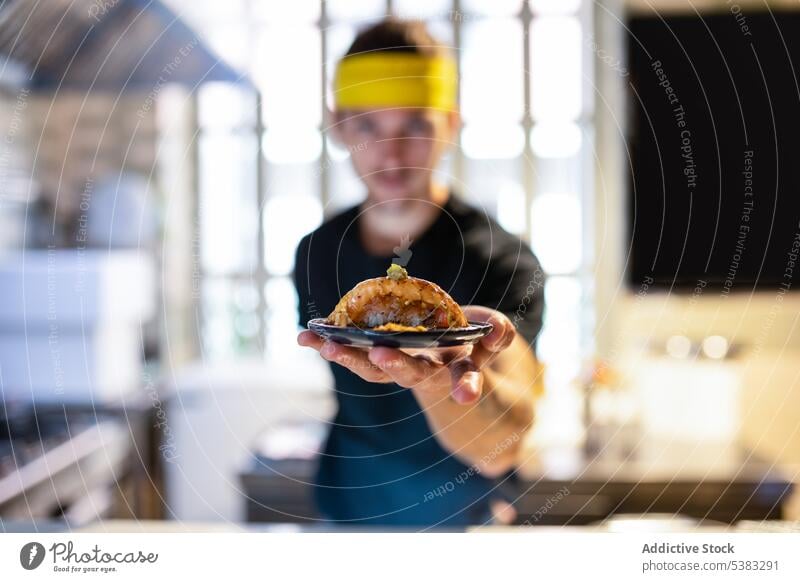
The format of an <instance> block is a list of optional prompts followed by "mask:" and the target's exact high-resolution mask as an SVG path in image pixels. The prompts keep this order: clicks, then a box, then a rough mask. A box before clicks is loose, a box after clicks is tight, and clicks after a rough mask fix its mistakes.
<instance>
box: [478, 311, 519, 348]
mask: <svg viewBox="0 0 800 582" xmlns="http://www.w3.org/2000/svg"><path fill="white" fill-rule="evenodd" d="M486 321H487V323H491V324H492V331H491V333H489V334H488V335H487V336H485V337H484V338H482V339H481V341H480V346H481V347H482V348H484V349H486V350H487V351H489V352H502V351H503V350H504V349H506V348H507V347H508V346H510V345H511V342H512V341H514V335H516V331H517V330H516V328H515V327H514V324H513V323H511V320H510V319H509V318H508V317H506V316H505V315H503V314H502V313H500V312H499V311H494V312H492V314H491V315H490V316H489V318H488V319H487V320H486Z"/></svg>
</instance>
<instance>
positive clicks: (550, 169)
mask: <svg viewBox="0 0 800 582" xmlns="http://www.w3.org/2000/svg"><path fill="white" fill-rule="evenodd" d="M535 168H536V190H537V192H571V193H575V194H577V193H578V192H583V190H584V182H585V181H586V177H585V176H586V174H585V171H584V167H583V157H582V152H580V153H578V154H577V155H574V156H572V157H569V158H540V157H538V156H537V157H536V162H535Z"/></svg>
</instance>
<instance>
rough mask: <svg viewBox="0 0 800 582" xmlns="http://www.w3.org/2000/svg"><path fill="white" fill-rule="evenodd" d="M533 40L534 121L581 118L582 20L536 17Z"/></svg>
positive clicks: (532, 86) (532, 95) (531, 48)
mask: <svg viewBox="0 0 800 582" xmlns="http://www.w3.org/2000/svg"><path fill="white" fill-rule="evenodd" d="M530 38H531V47H530V51H531V77H530V78H531V101H532V103H531V113H532V114H533V117H534V119H536V120H537V121H571V120H574V119H578V118H579V117H580V115H581V107H582V95H583V92H582V83H581V74H582V72H581V50H582V45H581V24H580V21H579V20H578V19H577V18H570V17H564V16H543V17H540V18H535V19H534V20H533V22H532V24H531V36H530ZM554 55H557V58H554Z"/></svg>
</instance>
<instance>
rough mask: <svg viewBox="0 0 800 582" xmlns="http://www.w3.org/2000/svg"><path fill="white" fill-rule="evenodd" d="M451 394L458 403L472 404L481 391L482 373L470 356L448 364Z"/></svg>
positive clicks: (478, 397)
mask: <svg viewBox="0 0 800 582" xmlns="http://www.w3.org/2000/svg"><path fill="white" fill-rule="evenodd" d="M449 368H450V377H451V383H452V390H451V395H452V396H453V400H455V401H456V402H458V403H459V404H474V403H475V402H477V401H478V400H479V399H480V397H481V393H482V392H483V374H481V372H480V371H479V370H478V366H477V365H475V362H473V361H472V358H464V359H463V360H457V361H455V362H453V363H452V364H450V366H449Z"/></svg>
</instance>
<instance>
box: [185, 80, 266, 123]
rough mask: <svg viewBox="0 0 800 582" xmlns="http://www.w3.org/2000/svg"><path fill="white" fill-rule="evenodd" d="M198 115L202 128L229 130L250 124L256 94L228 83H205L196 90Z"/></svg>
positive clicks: (253, 115) (254, 108)
mask: <svg viewBox="0 0 800 582" xmlns="http://www.w3.org/2000/svg"><path fill="white" fill-rule="evenodd" d="M197 100H198V116H199V118H200V125H201V126H202V127H204V128H211V129H223V130H231V129H235V128H237V127H241V126H243V125H252V124H253V123H255V117H256V96H255V94H254V93H253V92H252V91H248V90H246V89H243V88H241V87H238V86H236V85H232V84H230V83H207V84H205V85H202V86H201V87H200V89H199V91H198V98H197Z"/></svg>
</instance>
